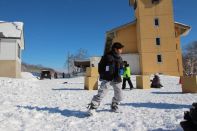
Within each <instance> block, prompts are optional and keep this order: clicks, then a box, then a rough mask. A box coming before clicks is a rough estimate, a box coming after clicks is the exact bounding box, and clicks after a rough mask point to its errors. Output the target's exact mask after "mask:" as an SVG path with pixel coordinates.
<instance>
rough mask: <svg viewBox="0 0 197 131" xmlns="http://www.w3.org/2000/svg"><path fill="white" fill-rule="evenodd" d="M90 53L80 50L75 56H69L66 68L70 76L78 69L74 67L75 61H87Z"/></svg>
mask: <svg viewBox="0 0 197 131" xmlns="http://www.w3.org/2000/svg"><path fill="white" fill-rule="evenodd" d="M87 58H88V51H87V50H85V49H82V48H80V49H79V50H78V51H77V52H76V53H75V54H69V53H68V56H67V59H66V63H65V66H66V67H67V68H68V74H71V73H74V72H75V71H76V70H77V67H75V65H74V61H75V60H81V59H87Z"/></svg>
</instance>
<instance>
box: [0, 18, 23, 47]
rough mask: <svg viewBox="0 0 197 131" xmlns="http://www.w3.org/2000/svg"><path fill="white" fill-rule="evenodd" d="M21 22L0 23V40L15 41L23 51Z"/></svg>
mask: <svg viewBox="0 0 197 131" xmlns="http://www.w3.org/2000/svg"><path fill="white" fill-rule="evenodd" d="M23 26H24V24H23V22H5V21H0V38H4V39H17V40H18V41H19V43H21V48H22V49H24V36H23Z"/></svg>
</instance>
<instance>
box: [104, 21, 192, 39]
mask: <svg viewBox="0 0 197 131" xmlns="http://www.w3.org/2000/svg"><path fill="white" fill-rule="evenodd" d="M136 22H137V20H134V21H132V22H129V23H127V24H124V25H121V26H119V27H116V28H114V29H111V30H110V31H107V32H106V33H107V35H108V34H110V33H113V32H115V31H117V30H120V29H122V28H125V27H127V26H130V25H134V24H136ZM174 24H175V27H178V28H179V29H180V31H181V36H186V35H187V34H188V33H189V32H190V31H191V27H190V26H189V25H186V24H182V23H179V22H175V23H174Z"/></svg>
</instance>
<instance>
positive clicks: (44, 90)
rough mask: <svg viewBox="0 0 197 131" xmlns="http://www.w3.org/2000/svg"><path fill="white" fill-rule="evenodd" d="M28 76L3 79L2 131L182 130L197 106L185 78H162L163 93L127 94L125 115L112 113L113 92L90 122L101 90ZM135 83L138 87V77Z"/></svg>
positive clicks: (78, 80) (74, 81)
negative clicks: (186, 114)
mask: <svg viewBox="0 0 197 131" xmlns="http://www.w3.org/2000/svg"><path fill="white" fill-rule="evenodd" d="M25 76H26V77H25V78H23V79H10V78H0V131H170V130H173V131H182V129H181V127H180V126H179V122H180V121H182V120H183V112H184V111H186V110H188V109H189V108H190V105H191V104H192V102H195V101H197V95H196V94H182V93H181V87H180V85H177V83H178V81H179V78H177V77H169V76H162V77H161V80H162V83H163V85H164V88H163V89H150V90H139V89H134V90H132V91H130V90H124V91H123V93H124V100H123V102H122V104H121V106H120V109H121V110H122V113H112V112H110V111H109V109H110V103H111V98H112V96H113V90H112V88H111V89H110V91H109V92H108V95H107V96H106V97H105V99H104V100H103V101H102V104H101V106H100V107H99V109H98V113H97V114H96V115H95V116H93V117H86V106H87V104H88V103H89V102H90V100H91V98H92V96H93V95H94V94H96V92H97V91H85V90H83V88H84V82H83V80H84V78H83V77H78V78H72V79H59V80H53V79H52V80H43V81H40V80H36V79H35V78H32V77H31V75H28V73H26V74H25ZM132 81H133V84H134V85H135V76H133V77H132ZM64 82H68V83H67V84H63V83H64Z"/></svg>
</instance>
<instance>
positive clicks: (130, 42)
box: [113, 24, 138, 54]
mask: <svg viewBox="0 0 197 131" xmlns="http://www.w3.org/2000/svg"><path fill="white" fill-rule="evenodd" d="M113 42H120V43H122V44H124V46H125V47H124V48H123V54H126V53H137V52H138V49H137V36H136V24H133V25H129V26H127V27H124V28H121V29H119V30H118V31H116V32H115V38H114V39H113Z"/></svg>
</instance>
